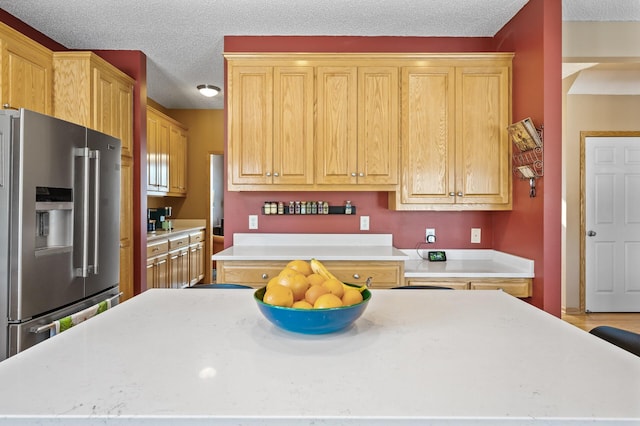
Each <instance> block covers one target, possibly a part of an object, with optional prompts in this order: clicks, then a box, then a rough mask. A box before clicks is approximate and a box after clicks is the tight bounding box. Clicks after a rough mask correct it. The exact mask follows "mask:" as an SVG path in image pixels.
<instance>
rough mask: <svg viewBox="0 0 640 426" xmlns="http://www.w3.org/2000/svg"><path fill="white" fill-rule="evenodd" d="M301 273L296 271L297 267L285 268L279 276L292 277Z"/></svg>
mask: <svg viewBox="0 0 640 426" xmlns="http://www.w3.org/2000/svg"><path fill="white" fill-rule="evenodd" d="M299 273H300V272H298V271H296V270H295V269H291V268H284V269H283V270H282V271H280V273H279V274H278V276H279V277H292V276H294V275H297V274H299Z"/></svg>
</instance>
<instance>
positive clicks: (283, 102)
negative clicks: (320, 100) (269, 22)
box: [272, 66, 314, 185]
mask: <svg viewBox="0 0 640 426" xmlns="http://www.w3.org/2000/svg"><path fill="white" fill-rule="evenodd" d="M273 77H274V81H273V91H274V95H273V97H274V98H273V163H272V164H273V169H272V173H273V183H274V184H286V185H299V184H312V183H313V172H314V154H313V131H314V120H313V96H314V86H313V67H302V66H300V67H275V68H274V75H273Z"/></svg>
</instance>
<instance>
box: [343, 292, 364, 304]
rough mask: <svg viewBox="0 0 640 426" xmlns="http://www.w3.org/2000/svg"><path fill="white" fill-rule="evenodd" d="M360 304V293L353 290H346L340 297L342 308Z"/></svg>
mask: <svg viewBox="0 0 640 426" xmlns="http://www.w3.org/2000/svg"><path fill="white" fill-rule="evenodd" d="M360 302H362V293H360V291H358V290H356V289H355V288H354V289H347V290H345V291H344V294H343V295H342V304H343V305H344V306H349V305H355V304H357V303H360Z"/></svg>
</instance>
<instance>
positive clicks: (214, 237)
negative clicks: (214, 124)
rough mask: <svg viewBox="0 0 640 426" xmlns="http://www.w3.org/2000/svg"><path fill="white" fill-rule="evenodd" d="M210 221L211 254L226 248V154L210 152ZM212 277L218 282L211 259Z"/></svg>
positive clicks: (213, 262) (214, 265)
mask: <svg viewBox="0 0 640 426" xmlns="http://www.w3.org/2000/svg"><path fill="white" fill-rule="evenodd" d="M209 223H210V224H211V236H210V239H211V254H212V255H213V254H215V253H217V252H218V251H220V250H222V249H223V248H224V155H223V154H222V153H217V152H212V153H210V154H209ZM211 279H212V281H213V282H214V283H215V282H216V263H215V261H211Z"/></svg>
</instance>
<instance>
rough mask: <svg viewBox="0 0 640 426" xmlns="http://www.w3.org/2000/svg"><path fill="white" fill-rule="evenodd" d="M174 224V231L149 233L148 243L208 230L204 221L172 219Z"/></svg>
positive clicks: (161, 230) (160, 230) (159, 230)
mask: <svg viewBox="0 0 640 426" xmlns="http://www.w3.org/2000/svg"><path fill="white" fill-rule="evenodd" d="M171 222H172V224H173V229H172V230H170V231H169V230H163V229H158V230H156V231H153V232H147V242H151V241H155V240H159V239H163V238H171V237H173V236H181V234H185V233H189V232H193V231H201V230H203V229H206V226H207V222H206V220H204V219H172V220H171Z"/></svg>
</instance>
